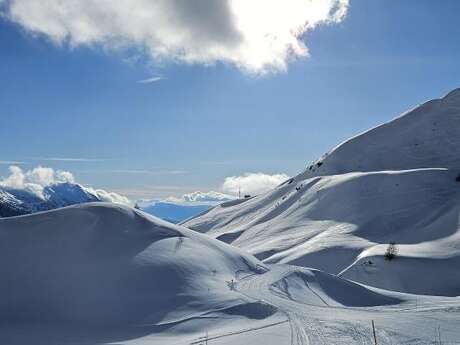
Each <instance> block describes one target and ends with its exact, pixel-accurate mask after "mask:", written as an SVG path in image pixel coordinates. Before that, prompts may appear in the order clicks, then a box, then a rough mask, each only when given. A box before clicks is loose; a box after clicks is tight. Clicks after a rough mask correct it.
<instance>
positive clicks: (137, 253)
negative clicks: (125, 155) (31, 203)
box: [0, 203, 266, 324]
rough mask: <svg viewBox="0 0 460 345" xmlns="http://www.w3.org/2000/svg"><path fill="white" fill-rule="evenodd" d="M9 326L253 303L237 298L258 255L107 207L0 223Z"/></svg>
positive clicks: (177, 316)
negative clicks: (238, 277)
mask: <svg viewBox="0 0 460 345" xmlns="http://www.w3.org/2000/svg"><path fill="white" fill-rule="evenodd" d="M0 236H1V238H2V241H1V242H0V247H1V248H0V272H1V274H2V283H0V291H1V292H2V298H1V299H0V319H1V320H8V321H10V322H11V321H28V322H38V321H40V322H44V321H50V322H61V321H67V322H83V323H92V324H98V323H102V324H112V323H124V324H130V323H139V322H149V323H152V324H163V323H171V322H177V321H178V320H181V319H184V318H190V317H192V316H193V315H194V316H198V315H200V314H202V313H205V312H210V311H212V310H220V309H222V308H229V307H232V306H236V305H240V304H242V303H245V302H244V301H242V300H241V298H239V297H240V296H233V295H232V294H229V293H228V291H229V288H228V286H227V281H230V280H231V279H232V278H234V273H235V272H237V271H246V272H248V273H251V274H254V273H260V272H263V271H266V268H265V267H264V266H263V265H262V264H261V263H260V262H259V261H258V260H257V259H255V258H253V257H251V256H249V255H247V254H244V253H242V252H241V251H240V250H238V249H237V248H234V247H230V246H228V245H226V244H224V243H222V242H220V241H216V240H213V239H210V238H209V237H207V236H204V235H201V234H198V233H196V232H194V231H191V230H188V229H186V228H182V227H179V226H174V225H172V224H170V223H167V222H164V221H162V220H160V219H157V218H154V217H152V216H149V215H147V214H146V213H143V212H141V211H138V210H135V209H132V208H128V207H124V206H121V205H117V206H115V205H113V204H107V203H89V204H83V205H77V206H70V207H67V208H62V209H58V210H53V211H49V212H42V213H37V214H34V215H28V216H21V217H10V218H2V219H0Z"/></svg>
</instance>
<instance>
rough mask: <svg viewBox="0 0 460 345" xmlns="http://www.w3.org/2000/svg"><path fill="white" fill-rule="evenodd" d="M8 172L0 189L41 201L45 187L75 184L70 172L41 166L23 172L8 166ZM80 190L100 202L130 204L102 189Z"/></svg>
mask: <svg viewBox="0 0 460 345" xmlns="http://www.w3.org/2000/svg"><path fill="white" fill-rule="evenodd" d="M9 171H10V174H9V176H7V177H5V178H3V179H0V187H7V188H14V189H23V190H25V191H27V192H30V193H33V194H35V195H36V196H38V197H39V198H41V199H44V198H45V196H44V194H43V190H44V188H45V187H47V186H51V185H54V184H59V183H76V182H75V178H74V176H73V175H72V173H71V172H69V171H64V170H54V169H52V168H46V167H42V166H38V167H36V168H34V169H31V170H28V171H23V170H22V169H21V168H20V167H18V166H10V168H9ZM82 188H83V189H85V190H86V191H88V192H89V193H91V194H93V195H95V196H97V197H99V199H101V200H102V201H107V202H114V203H120V204H128V205H129V204H131V202H130V201H129V199H128V198H126V197H124V196H122V195H119V194H117V193H112V192H107V191H105V190H102V189H93V188H91V187H84V186H82Z"/></svg>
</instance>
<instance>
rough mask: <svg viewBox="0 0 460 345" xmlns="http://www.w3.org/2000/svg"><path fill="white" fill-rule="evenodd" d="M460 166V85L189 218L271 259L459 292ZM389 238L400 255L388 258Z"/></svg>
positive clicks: (374, 281) (414, 288)
mask: <svg viewBox="0 0 460 345" xmlns="http://www.w3.org/2000/svg"><path fill="white" fill-rule="evenodd" d="M459 173H460V89H459V90H455V91H453V92H451V93H450V94H448V95H447V96H446V97H444V98H442V99H438V100H433V101H429V102H427V103H425V104H423V105H421V106H420V107H418V108H416V109H414V110H412V111H410V112H408V113H406V114H404V115H402V116H401V117H399V118H397V119H395V120H393V121H391V122H389V123H386V124H384V125H381V126H378V127H376V128H374V129H372V130H370V131H368V132H365V133H363V134H361V135H358V136H356V137H354V138H352V139H350V140H348V141H346V142H345V143H343V144H341V145H339V146H338V147H336V148H335V149H334V150H332V151H331V152H330V153H329V154H327V155H325V156H323V157H322V158H321V159H320V160H318V161H317V162H315V163H314V164H312V165H311V166H309V167H308V168H307V169H306V171H304V172H302V173H301V174H299V175H298V176H295V177H293V178H292V179H289V180H288V181H286V182H285V183H283V184H282V185H280V186H279V187H277V188H276V189H274V190H272V191H270V192H268V193H266V194H264V195H260V196H257V197H254V198H251V199H249V200H243V201H240V202H230V203H224V204H222V205H219V206H217V207H215V208H213V209H211V210H210V211H208V212H207V213H205V214H202V215H200V216H199V217H196V218H194V219H191V220H189V221H186V222H185V223H184V225H185V226H187V227H190V228H191V229H195V230H198V231H201V232H206V233H208V234H209V235H211V236H213V237H215V238H218V239H220V240H222V241H225V242H228V243H232V244H233V245H235V246H237V247H240V248H243V249H245V250H246V251H248V252H250V253H252V254H255V255H256V256H257V257H259V258H260V259H263V260H264V261H265V262H267V263H292V264H296V265H301V266H306V267H315V268H319V269H322V270H325V271H327V272H331V273H334V274H338V273H340V272H342V276H344V277H348V278H351V279H354V280H357V281H360V282H364V283H366V284H370V285H373V286H378V287H385V288H388V289H394V290H398V291H406V292H416V293H425V294H442V295H459V294H460V287H459V286H460V275H459V274H458V273H457V272H456V270H455V267H458V264H460V220H459V219H460V182H459V181H457V176H458V175H459ZM390 242H396V243H397V247H398V248H399V254H398V257H397V258H396V259H395V260H392V261H387V260H383V259H382V258H383V254H384V252H385V250H386V248H387V246H388V244H389V243H390ZM369 261H371V264H370V265H368V263H369ZM431 277H432V278H431ZM390 278H391V279H390Z"/></svg>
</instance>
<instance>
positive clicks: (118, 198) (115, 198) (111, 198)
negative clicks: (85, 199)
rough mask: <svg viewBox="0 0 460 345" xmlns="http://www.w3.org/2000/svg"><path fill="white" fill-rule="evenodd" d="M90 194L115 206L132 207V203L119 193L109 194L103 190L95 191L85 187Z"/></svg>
mask: <svg viewBox="0 0 460 345" xmlns="http://www.w3.org/2000/svg"><path fill="white" fill-rule="evenodd" d="M84 188H85V189H86V190H87V191H88V192H90V193H91V194H93V195H96V196H97V197H98V198H99V199H100V200H102V201H105V202H113V203H115V204H124V205H132V203H131V201H130V200H129V199H128V198H127V197H125V196H123V195H120V194H118V193H115V192H108V191H106V190H103V189H94V188H91V187H84Z"/></svg>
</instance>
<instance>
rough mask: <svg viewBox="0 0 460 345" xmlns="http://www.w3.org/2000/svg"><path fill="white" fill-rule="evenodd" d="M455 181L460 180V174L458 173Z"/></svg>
mask: <svg viewBox="0 0 460 345" xmlns="http://www.w3.org/2000/svg"><path fill="white" fill-rule="evenodd" d="M455 181H457V182H460V174H458V175H457V177H456V178H455Z"/></svg>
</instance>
